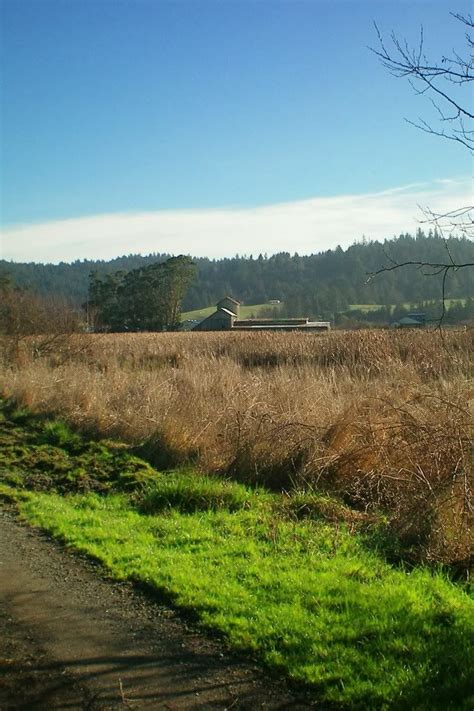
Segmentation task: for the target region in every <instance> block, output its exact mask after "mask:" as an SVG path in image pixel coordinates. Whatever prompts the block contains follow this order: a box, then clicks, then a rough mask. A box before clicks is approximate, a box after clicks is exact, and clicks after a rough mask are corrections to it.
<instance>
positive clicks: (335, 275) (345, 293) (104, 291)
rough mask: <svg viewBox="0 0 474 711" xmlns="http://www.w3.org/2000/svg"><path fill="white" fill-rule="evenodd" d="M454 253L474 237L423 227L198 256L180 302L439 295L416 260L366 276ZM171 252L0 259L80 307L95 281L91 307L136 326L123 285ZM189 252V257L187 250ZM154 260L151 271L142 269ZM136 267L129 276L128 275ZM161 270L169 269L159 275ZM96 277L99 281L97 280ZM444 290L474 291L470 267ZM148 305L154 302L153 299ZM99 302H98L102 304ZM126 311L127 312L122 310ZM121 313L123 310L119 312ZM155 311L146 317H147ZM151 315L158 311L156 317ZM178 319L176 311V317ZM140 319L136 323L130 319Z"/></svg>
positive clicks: (435, 281) (32, 287)
mask: <svg viewBox="0 0 474 711" xmlns="http://www.w3.org/2000/svg"><path fill="white" fill-rule="evenodd" d="M447 244H448V247H449V254H450V255H451V256H452V258H453V260H456V261H457V262H459V263H462V262H472V261H473V260H474V244H473V243H472V241H471V240H469V239H467V238H465V237H464V238H454V237H453V238H450V239H449V240H448V241H446V240H444V239H443V238H442V237H441V236H440V235H439V234H437V233H436V231H434V232H428V233H427V234H425V233H424V232H423V231H421V230H418V232H417V233H416V234H415V235H410V234H403V235H400V236H399V237H397V238H394V239H391V240H385V241H384V242H368V241H365V240H362V241H360V242H357V243H354V244H353V245H351V246H350V247H348V248H347V249H345V250H344V249H342V248H341V247H337V248H336V249H332V250H327V251H325V252H322V253H319V254H312V255H307V256H301V255H298V254H290V253H289V252H282V253H280V254H275V255H273V256H270V257H267V256H266V255H258V256H257V257H253V256H239V255H237V256H235V257H232V258H227V259H219V260H212V259H206V258H197V259H193V262H194V264H195V267H193V269H194V277H193V279H192V280H188V282H187V286H188V288H187V289H186V290H184V289H183V293H182V296H183V301H182V308H183V310H184V311H190V310H193V309H197V308H202V307H205V306H212V305H214V304H215V303H216V302H217V301H218V300H219V299H220V298H222V297H223V296H224V295H226V294H230V295H232V296H234V297H235V298H237V299H239V300H240V301H242V302H244V303H246V304H262V303H266V302H268V301H269V300H270V299H279V300H280V301H282V302H283V304H284V306H283V309H284V311H285V315H287V316H310V317H314V318H317V317H321V318H323V317H324V318H326V317H328V318H333V317H334V314H335V313H338V312H342V311H345V310H347V308H348V306H349V305H350V304H380V305H393V304H400V305H401V304H406V303H414V304H415V303H420V302H423V301H436V300H439V299H440V298H441V282H440V279H439V278H437V277H436V275H431V276H430V275H423V273H422V271H420V270H419V269H417V267H416V266H415V265H413V266H411V267H407V268H405V269H403V270H396V271H393V272H387V273H384V274H380V275H379V276H377V277H375V278H371V279H370V281H368V274H370V273H374V272H376V271H377V270H378V269H379V268H380V266H381V265H383V264H386V263H387V262H396V263H402V262H409V261H411V260H418V261H420V260H421V261H425V262H436V261H442V260H445V259H446V254H447V251H446V250H447V246H446V245H447ZM169 259H170V256H169V255H165V254H150V255H148V256H146V257H144V256H140V255H128V256H123V257H120V258H117V259H113V260H110V261H108V262H105V261H92V260H84V261H76V262H73V263H72V264H66V263H61V264H57V265H52V264H46V265H44V264H15V263H11V262H5V261H3V262H0V274H2V273H4V274H5V273H6V272H9V274H10V277H11V279H12V281H13V282H14V283H15V284H16V285H17V286H18V287H19V288H22V289H26V290H28V291H31V292H33V293H37V294H43V295H48V296H52V295H54V296H56V297H62V298H64V299H69V300H70V301H71V302H72V303H73V304H74V305H75V306H76V307H77V308H80V306H81V305H82V304H84V303H85V302H87V299H88V292H89V280H90V278H91V276H90V275H91V273H93V274H94V276H93V277H92V282H91V288H92V291H91V299H90V305H91V308H99V306H98V305H95V306H94V307H92V304H93V303H94V304H95V302H96V301H97V299H98V298H99V299H102V300H103V302H104V303H103V304H101V305H100V309H101V310H102V311H101V314H100V318H102V319H103V321H104V323H105V322H107V323H109V322H110V323H112V322H113V321H114V319H115V318H116V317H115V316H114V313H115V311H116V310H117V309H118V311H121V312H123V314H124V319H125V322H126V323H127V324H128V325H129V327H131V328H135V326H136V324H137V322H134V319H135V316H134V315H133V306H132V304H131V303H130V304H128V303H127V301H126V300H125V298H124V293H125V289H126V288H127V289H128V288H130V289H131V291H132V292H133V293H134V297H133V299H131V301H132V302H136V299H137V298H138V296H137V289H138V293H139V292H140V289H141V286H140V285H138V282H140V284H142V283H143V284H144V283H145V282H146V280H147V279H150V280H152V281H153V279H154V278H155V277H156V278H158V273H159V271H157V267H156V265H158V264H164V263H166V262H167V261H168V260H169ZM187 259H189V258H187ZM148 267H153V269H151V270H150V271H149V272H147V271H144V270H146V269H147V268H148ZM130 272H133V274H132V275H131V276H128V277H127V276H126V275H127V274H129V273H130ZM159 278H163V279H164V276H163V275H162V276H160V277H159ZM94 280H95V281H94ZM445 287H446V288H445V297H446V298H447V299H452V298H468V297H470V296H471V297H472V296H474V286H473V282H472V271H471V270H458V271H456V270H452V271H451V272H450V274H449V275H448V278H447V280H446V284H445ZM147 308H149V309H152V304H151V303H150V304H149V305H148V306H147ZM100 309H99V310H100ZM125 312H126V313H125ZM120 318H122V317H120ZM150 318H151V317H150V316H146V317H144V319H145V321H147V322H149V319H150ZM153 318H154V317H153ZM171 320H173V318H172V319H171ZM134 323H135V325H133V324H134Z"/></svg>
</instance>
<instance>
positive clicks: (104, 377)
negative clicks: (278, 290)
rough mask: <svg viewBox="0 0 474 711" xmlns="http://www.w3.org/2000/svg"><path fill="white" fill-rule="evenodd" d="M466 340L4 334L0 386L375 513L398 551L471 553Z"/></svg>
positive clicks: (249, 476)
mask: <svg viewBox="0 0 474 711" xmlns="http://www.w3.org/2000/svg"><path fill="white" fill-rule="evenodd" d="M473 346H474V332H473V331H472V330H460V331H454V330H453V331H446V332H445V333H444V334H443V335H440V333H439V332H434V331H398V332H393V331H382V330H378V331H358V332H334V333H329V334H322V335H320V334H303V333H300V334H298V333H294V334H289V333H257V334H253V333H222V334H212V333H199V334H198V333H176V334H175V333H173V334H163V333H154V334H152V333H150V334H117V335H113V334H105V335H101V334H77V335H69V336H61V337H55V338H53V337H51V338H48V337H45V336H42V337H30V338H25V339H23V340H20V341H12V340H10V339H7V338H3V340H2V341H1V342H0V347H1V350H0V359H1V361H0V362H1V369H0V394H1V395H2V396H3V397H4V398H11V399H13V400H14V401H16V402H17V403H19V404H21V405H26V406H28V407H29V408H31V409H32V410H33V411H36V412H47V413H54V414H55V415H59V416H60V417H62V418H64V419H65V420H67V421H68V422H69V423H71V424H73V425H74V426H77V427H79V428H81V429H83V430H85V431H89V432H91V434H94V435H100V436H102V437H104V436H105V437H110V438H120V439H121V440H123V441H125V442H128V443H130V444H133V445H137V446H138V445H139V446H140V447H141V451H142V452H143V453H145V454H146V456H147V457H148V458H149V459H150V460H151V461H152V462H153V463H154V464H156V465H157V466H159V467H162V468H166V467H176V466H179V465H192V466H193V468H195V469H196V470H197V471H203V472H207V473H216V474H223V475H225V476H230V477H233V478H236V479H239V480H241V481H246V482H250V483H260V484H263V485H265V486H267V487H270V488H272V489H277V490H282V489H283V490H286V491H288V492H289V493H291V492H292V491H295V490H301V489H308V488H313V489H317V490H319V491H322V492H327V493H328V494H331V495H335V496H336V497H340V498H341V499H342V500H343V501H344V502H345V503H347V504H349V505H350V506H351V507H352V508H353V509H354V510H356V511H359V512H362V513H367V514H368V515H371V514H372V513H375V512H377V513H380V512H383V514H384V515H385V516H387V517H388V520H389V521H390V525H391V526H392V528H393V530H394V531H395V532H396V534H397V536H398V538H399V539H400V540H401V541H403V542H404V545H405V548H406V550H410V549H411V548H412V549H413V551H415V550H416V551H417V553H416V555H417V556H419V555H421V556H422V557H423V558H424V559H425V560H430V561H435V562H436V561H441V562H450V563H459V562H463V563H465V562H466V560H468V559H469V557H470V556H471V555H472V551H471V547H470V546H471V543H470V540H471V536H470V526H471V524H472V488H471V487H472V477H473V452H472V434H473V432H472V423H473V417H472V415H473V411H472V410H473V408H472V405H473V387H472V374H473V357H472V356H473V353H474V347H473ZM420 551H421V553H420Z"/></svg>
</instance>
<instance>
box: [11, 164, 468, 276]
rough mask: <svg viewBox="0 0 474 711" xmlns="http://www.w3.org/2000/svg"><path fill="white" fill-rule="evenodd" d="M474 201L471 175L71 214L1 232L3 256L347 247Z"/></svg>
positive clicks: (220, 253)
mask: <svg viewBox="0 0 474 711" xmlns="http://www.w3.org/2000/svg"><path fill="white" fill-rule="evenodd" d="M471 203H472V182H471V179H468V178H463V179H456V180H451V179H443V180H438V181H435V182H433V183H429V184H426V183H425V184H419V183H417V184H412V185H407V186H403V187H398V188H393V189H391V190H385V191H383V192H378V193H368V194H363V195H340V196H336V197H324V198H323V197H316V198H312V199H309V200H300V201H296V202H289V203H280V204H276V205H266V206H262V207H256V208H224V209H202V210H160V211H156V212H138V213H125V214H122V213H116V214H104V215H93V216H90V217H79V218H71V219H68V220H59V221H55V222H46V223H42V224H34V225H21V226H16V227H12V228H7V229H5V230H3V232H2V233H0V234H1V246H2V249H1V256H2V257H3V259H8V260H13V261H17V262H20V261H21V262H24V261H35V262H53V263H55V262H59V261H66V262H68V261H72V260H75V259H85V258H91V259H109V258H111V257H115V256H118V255H122V254H129V253H141V254H149V253H150V252H166V253H170V254H182V253H184V254H192V255H193V256H208V257H229V256H233V255H235V254H237V253H239V254H254V255H258V254H259V253H265V252H266V253H268V254H274V253H276V252H282V251H286V252H291V253H293V252H298V253H300V254H310V253H314V252H319V251H322V250H325V249H331V248H334V247H336V246H337V245H338V244H340V245H341V246H343V247H345V246H348V245H350V244H352V243H353V242H354V241H355V240H357V239H360V238H361V237H362V235H365V236H366V237H367V238H368V239H384V238H387V237H392V236H393V235H397V234H399V233H400V232H413V231H414V230H416V228H417V227H418V226H419V220H420V218H421V216H422V215H421V212H420V209H419V207H418V206H420V205H421V206H422V207H425V206H429V207H430V208H431V209H433V210H435V211H437V212H444V211H448V210H450V209H454V208H456V207H459V206H461V205H469V204H471Z"/></svg>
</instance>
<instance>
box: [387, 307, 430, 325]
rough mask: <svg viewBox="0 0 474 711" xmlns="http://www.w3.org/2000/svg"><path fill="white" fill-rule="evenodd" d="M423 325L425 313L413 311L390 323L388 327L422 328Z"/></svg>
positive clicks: (424, 323)
mask: <svg viewBox="0 0 474 711" xmlns="http://www.w3.org/2000/svg"><path fill="white" fill-rule="evenodd" d="M425 326H426V314H424V313H421V312H415V311H413V312H412V313H409V314H407V315H406V316H403V317H402V318H401V319H400V320H399V321H393V322H392V323H391V324H390V328H424V327H425Z"/></svg>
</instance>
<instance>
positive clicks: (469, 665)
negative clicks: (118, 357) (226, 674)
mask: <svg viewBox="0 0 474 711" xmlns="http://www.w3.org/2000/svg"><path fill="white" fill-rule="evenodd" d="M0 444H1V445H2V448H1V454H0V479H2V480H3V484H2V485H1V491H2V493H3V495H4V497H7V498H9V499H10V500H14V501H16V504H17V506H18V509H19V511H20V514H21V515H22V516H23V517H24V518H25V519H26V520H27V521H29V522H30V523H31V524H34V525H37V526H40V527H42V528H43V529H45V530H47V531H49V532H50V533H52V534H53V535H54V536H56V537H58V538H59V539H61V540H62V541H64V542H65V543H66V544H67V545H68V546H70V547H71V548H72V549H75V550H79V551H82V552H85V553H87V554H89V555H91V556H93V557H94V558H95V559H97V560H99V561H101V562H102V563H103V565H104V566H105V567H106V568H107V570H108V571H110V574H111V575H113V576H114V577H116V578H118V579H124V580H125V579H127V580H132V581H138V582H140V583H141V584H145V585H146V586H147V587H148V589H150V590H153V591H155V593H156V594H157V595H158V596H160V597H161V598H162V599H164V600H166V601H167V602H169V603H171V604H173V605H174V606H176V607H177V608H180V609H182V610H186V611H187V612H191V613H192V614H193V616H194V617H195V619H196V620H197V621H198V622H199V623H200V624H202V625H203V626H204V627H206V628H208V629H211V630H214V631H217V632H219V633H220V634H222V635H223V636H224V637H225V639H227V640H228V642H229V644H230V645H231V647H233V648H235V649H238V650H241V651H244V652H247V653H249V654H251V655H252V657H253V658H257V659H259V660H260V661H261V663H262V664H264V665H266V666H267V667H268V668H270V669H272V670H275V671H278V673H280V674H283V675H285V676H287V677H289V678H291V679H294V680H296V681H298V682H301V683H304V684H307V685H309V686H311V687H312V688H313V689H314V693H315V698H316V699H318V700H319V701H321V702H322V703H325V704H330V705H331V704H333V705H334V707H335V708H360V709H362V708H364V709H365V708H372V709H379V708H400V709H449V708H451V709H471V708H472V707H473V703H474V688H473V679H472V669H473V668H474V601H473V599H472V598H471V597H470V596H469V595H468V594H467V592H466V590H465V589H463V588H462V587H461V586H459V585H456V584H454V583H452V582H450V581H449V580H448V578H447V577H446V575H443V574H442V573H440V572H438V573H436V572H433V571H429V570H427V569H422V568H417V569H414V570H412V571H410V572H408V571H405V570H403V569H402V568H400V567H398V568H395V567H393V566H391V565H389V564H388V563H387V562H386V561H385V560H384V558H383V556H382V555H381V554H380V553H379V552H377V549H376V546H375V542H376V537H375V535H374V534H373V533H371V532H370V531H368V532H367V531H366V532H363V531H362V530H360V531H359V532H358V533H355V532H354V531H351V530H350V529H349V527H348V526H347V525H346V524H345V523H344V515H343V513H344V512H345V513H347V510H346V509H344V507H343V506H342V505H341V504H337V502H331V500H329V499H327V498H326V499H325V498H323V497H321V496H318V495H317V494H300V495H299V497H295V499H292V498H291V497H288V496H286V495H285V496H284V495H278V494H271V493H269V492H266V491H265V490H262V489H257V490H255V489H250V488H248V487H245V486H243V485H241V484H238V483H233V482H230V481H225V480H221V479H216V478H210V477H205V476H203V475H199V474H197V473H195V472H193V471H175V472H157V471H155V470H153V469H152V468H151V467H149V465H147V464H146V463H145V462H141V460H139V459H138V458H136V457H134V456H133V455H132V453H131V452H130V451H129V450H128V449H127V448H126V447H124V446H123V445H117V444H115V443H108V442H105V441H103V442H90V441H88V440H84V439H82V438H81V437H80V436H79V435H77V434H76V433H73V432H71V431H70V430H68V428H67V427H66V426H65V425H63V424H62V423H55V422H50V421H47V420H46V421H45V420H38V419H32V418H29V417H28V415H27V414H25V413H24V411H23V412H22V411H20V412H18V411H17V412H15V411H13V412H8V411H6V413H5V414H4V415H3V419H0ZM102 465H103V466H102ZM50 467H52V468H53V475H51V476H50V477H49V479H47V480H45V479H44V473H45V472H49V471H50ZM54 471H56V472H57V473H56V475H54ZM104 471H106V474H104ZM68 474H69V476H68ZM106 484H108V486H107V485H106ZM302 497H303V499H304V498H305V497H306V498H305V500H306V503H307V504H309V503H311V506H309V505H306V506H305V507H302V505H301V503H302ZM343 509H344V511H343ZM303 510H305V511H306V512H310V515H309V517H306V518H300V517H299V515H298V514H299V513H301V511H303ZM338 510H340V512H341V517H340V520H336V521H334V520H332V521H330V520H329V519H328V517H327V516H326V512H328V511H330V512H331V514H332V515H331V518H332V519H334V512H337V511H338Z"/></svg>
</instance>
